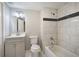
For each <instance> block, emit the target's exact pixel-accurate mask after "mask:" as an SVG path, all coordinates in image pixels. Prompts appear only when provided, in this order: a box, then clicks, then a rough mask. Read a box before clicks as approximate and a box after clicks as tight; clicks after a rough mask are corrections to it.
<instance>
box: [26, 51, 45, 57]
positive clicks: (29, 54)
mask: <svg viewBox="0 0 79 59" xmlns="http://www.w3.org/2000/svg"><path fill="white" fill-rule="evenodd" d="M25 57H32V55H31V51H30V50H26V53H25ZM39 57H45V55H44V54H43V53H40V56H39Z"/></svg>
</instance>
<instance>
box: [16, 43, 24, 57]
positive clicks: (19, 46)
mask: <svg viewBox="0 0 79 59" xmlns="http://www.w3.org/2000/svg"><path fill="white" fill-rule="evenodd" d="M24 56H25V45H24V42H17V43H16V57H24Z"/></svg>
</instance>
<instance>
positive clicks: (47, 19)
mask: <svg viewBox="0 0 79 59" xmlns="http://www.w3.org/2000/svg"><path fill="white" fill-rule="evenodd" d="M43 20H44V21H57V19H53V18H43Z"/></svg>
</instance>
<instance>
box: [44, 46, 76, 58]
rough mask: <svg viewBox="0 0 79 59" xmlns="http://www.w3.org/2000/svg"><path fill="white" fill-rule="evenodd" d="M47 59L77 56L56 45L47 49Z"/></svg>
mask: <svg viewBox="0 0 79 59" xmlns="http://www.w3.org/2000/svg"><path fill="white" fill-rule="evenodd" d="M45 55H46V57H77V55H76V54H74V53H72V52H70V51H68V50H66V49H64V48H62V47H61V46H58V45H54V46H53V47H52V46H46V47H45Z"/></svg>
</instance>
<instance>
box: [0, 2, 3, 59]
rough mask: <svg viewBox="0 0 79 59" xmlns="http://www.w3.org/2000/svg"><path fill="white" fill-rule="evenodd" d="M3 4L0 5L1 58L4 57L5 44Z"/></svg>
mask: <svg viewBox="0 0 79 59" xmlns="http://www.w3.org/2000/svg"><path fill="white" fill-rule="evenodd" d="M2 7H3V6H2V3H0V57H1V56H4V42H3V27H2V26H3V25H2V24H3V18H2V16H3V14H2V13H3V11H2Z"/></svg>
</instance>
